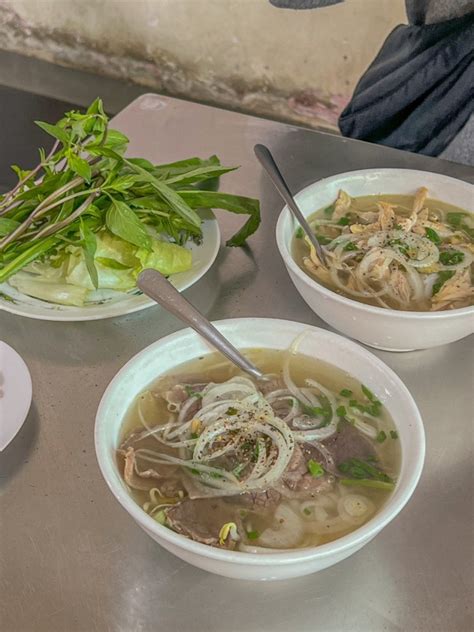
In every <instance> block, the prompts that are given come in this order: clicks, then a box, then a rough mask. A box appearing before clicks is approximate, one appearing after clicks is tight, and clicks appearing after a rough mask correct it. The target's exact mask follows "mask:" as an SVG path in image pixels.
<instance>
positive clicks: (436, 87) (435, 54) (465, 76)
mask: <svg viewBox="0 0 474 632" xmlns="http://www.w3.org/2000/svg"><path fill="white" fill-rule="evenodd" d="M270 1H271V2H272V4H274V5H275V6H278V7H281V8H283V7H284V8H294V9H309V8H318V7H323V6H329V5H331V4H338V3H339V2H342V1H343V0H270ZM406 7H407V15H408V18H409V20H410V24H409V25H400V26H397V27H396V28H395V29H394V30H393V31H392V32H391V33H390V35H389V36H388V37H387V39H386V41H385V42H384V44H383V46H382V48H381V50H380V52H379V53H378V55H377V57H376V58H375V59H374V61H373V62H372V64H371V65H370V66H369V68H368V69H367V71H366V72H365V73H364V75H363V76H362V78H361V79H360V81H359V83H358V84H357V86H356V89H355V91H354V94H353V96H352V99H351V101H350V102H349V104H348V105H347V107H346V108H345V110H344V111H343V112H342V114H341V116H340V119H339V127H340V129H341V132H342V133H343V134H344V136H349V137H352V138H358V139H361V140H367V141H371V142H375V143H380V144H383V145H389V146H391V147H397V148H399V149H405V150H408V151H414V152H418V153H423V154H427V155H431V156H437V155H439V154H440V153H441V152H442V151H443V150H444V149H445V148H446V147H447V146H448V145H449V144H450V143H451V142H452V141H453V139H455V137H456V136H457V135H458V134H459V133H460V132H461V130H463V128H464V127H465V126H467V122H468V120H469V118H470V117H471V116H472V114H473V112H474V0H406Z"/></svg>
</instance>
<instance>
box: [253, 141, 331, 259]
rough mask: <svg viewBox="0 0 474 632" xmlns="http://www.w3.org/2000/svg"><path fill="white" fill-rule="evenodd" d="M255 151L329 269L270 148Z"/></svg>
mask: <svg viewBox="0 0 474 632" xmlns="http://www.w3.org/2000/svg"><path fill="white" fill-rule="evenodd" d="M253 150H254V152H255V155H256V156H257V158H258V160H259V162H260V164H261V165H262V167H263V168H264V169H265V171H266V172H267V174H268V175H269V176H270V179H271V181H272V182H273V184H274V185H275V188H276V189H277V191H278V193H279V194H280V195H281V197H282V198H283V199H284V201H285V202H286V204H287V206H288V208H289V209H290V211H291V212H292V213H293V215H294V216H295V217H296V219H297V220H298V222H299V224H300V226H301V228H302V229H303V230H304V232H305V233H306V236H307V237H308V239H309V240H310V242H311V243H312V244H313V246H314V247H315V249H316V252H317V253H318V258H319V260H320V261H321V263H322V264H323V265H325V266H326V267H327V261H326V256H325V254H324V251H323V249H322V248H321V244H320V243H319V241H318V240H317V238H316V235H315V234H314V233H313V231H312V230H311V227H310V225H309V224H308V222H307V221H306V219H305V218H304V216H303V213H302V212H301V211H300V209H299V208H298V206H297V204H296V202H295V199H294V197H293V196H292V194H291V191H290V189H289V188H288V185H287V184H286V182H285V179H284V178H283V176H282V175H281V172H280V170H279V169H278V167H277V164H276V162H275V160H274V158H273V156H272V154H271V151H270V150H269V149H268V147H265V145H255V147H254V148H253Z"/></svg>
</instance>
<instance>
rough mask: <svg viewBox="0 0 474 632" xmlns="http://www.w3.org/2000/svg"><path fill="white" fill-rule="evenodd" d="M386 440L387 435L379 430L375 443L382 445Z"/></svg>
mask: <svg viewBox="0 0 474 632" xmlns="http://www.w3.org/2000/svg"><path fill="white" fill-rule="evenodd" d="M386 438H387V433H386V432H384V431H383V430H381V431H380V432H379V434H378V435H377V438H376V441H377V443H383V442H384V441H385V439H386Z"/></svg>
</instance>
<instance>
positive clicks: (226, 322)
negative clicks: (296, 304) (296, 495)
mask: <svg viewBox="0 0 474 632" xmlns="http://www.w3.org/2000/svg"><path fill="white" fill-rule="evenodd" d="M256 321H258V323H259V324H262V325H266V326H267V327H268V326H269V325H272V326H273V327H275V326H277V327H278V326H280V327H286V328H288V325H291V326H293V327H295V328H297V327H299V328H300V329H299V331H301V330H302V328H304V329H308V330H312V331H313V332H314V333H316V334H317V335H324V336H326V337H327V338H329V339H333V340H335V342H336V341H337V342H339V343H341V342H342V343H343V344H344V345H346V347H347V348H348V349H350V350H352V351H353V352H355V353H356V354H358V357H359V358H360V360H361V361H363V362H372V363H374V364H375V366H377V367H378V368H379V369H381V370H382V372H383V373H384V374H385V375H386V377H387V378H390V380H391V381H392V384H395V385H396V387H397V389H398V395H399V396H400V394H401V396H402V399H404V400H405V403H406V404H407V405H408V406H409V408H410V410H411V414H412V422H413V423H412V425H413V428H412V431H413V433H414V434H413V441H416V442H417V444H418V448H419V449H418V451H417V455H416V459H413V463H412V465H411V467H410V470H409V471H408V473H407V474H406V482H405V484H404V486H403V488H400V487H399V486H398V484H397V486H396V487H395V490H394V492H393V494H392V496H391V497H390V498H389V499H388V500H387V502H386V503H385V504H384V505H383V506H382V508H381V510H380V511H379V512H378V513H377V514H375V515H374V516H373V517H372V518H371V519H370V520H369V521H368V522H366V523H365V524H364V525H362V526H361V527H358V528H357V529H355V530H354V531H352V532H351V533H349V534H347V535H344V536H342V537H340V538H337V539H336V540H333V541H332V542H329V543H326V544H322V545H319V546H314V547H307V548H304V549H294V550H291V551H288V550H284V551H282V552H281V553H275V552H272V553H247V552H243V551H228V550H225V549H219V548H214V547H212V546H209V545H207V544H202V543H200V542H195V541H193V540H191V539H189V538H187V537H186V536H184V535H181V534H179V533H176V532H175V531H172V530H171V529H169V528H167V527H165V526H163V525H160V524H159V523H158V522H156V521H155V520H153V518H151V517H150V516H149V515H148V514H146V513H145V512H144V511H143V509H142V508H141V507H140V506H139V505H138V504H137V503H136V502H135V500H133V498H132V497H131V495H130V494H129V493H128V492H127V491H126V490H125V489H124V488H123V486H122V485H121V484H119V483H118V482H116V480H114V479H116V478H117V477H116V476H115V475H116V474H117V464H116V461H115V456H114V454H111V453H110V452H109V450H108V448H107V446H106V445H105V436H103V435H104V432H105V427H106V425H107V417H106V415H104V413H103V411H104V409H105V408H106V405H107V403H108V400H109V399H110V397H111V393H112V391H113V390H114V387H115V385H116V384H117V383H119V382H120V381H122V380H123V378H124V376H126V375H127V373H128V371H129V370H130V368H131V367H132V366H133V365H134V364H135V363H137V362H139V361H140V360H141V359H143V358H144V357H146V356H147V355H149V354H153V353H156V352H157V351H158V349H159V348H160V346H161V345H163V344H167V343H170V342H173V341H175V340H177V339H179V338H181V337H183V336H191V337H192V338H194V337H199V336H198V334H197V333H195V332H194V331H193V330H192V329H190V328H189V327H188V328H185V329H180V330H179V331H177V332H174V333H172V334H169V335H168V336H165V337H163V338H161V339H159V340H157V341H156V342H154V343H152V344H151V345H148V346H147V347H145V348H144V349H143V350H142V351H140V352H139V353H137V354H136V355H134V356H133V357H132V358H131V359H130V360H129V361H128V362H127V363H126V364H125V365H124V366H123V367H122V368H121V369H120V370H119V371H118V372H117V373H116V374H115V376H114V377H113V378H112V380H111V381H110V383H109V384H108V386H107V388H106V390H105V391H104V393H103V395H102V398H101V400H100V403H99V406H98V409H97V414H96V419H95V429H94V443H95V451H96V458H97V461H98V464H99V468H100V470H101V473H102V476H103V478H104V480H105V482H106V483H107V486H108V487H109V489H110V491H111V492H112V494H113V495H114V496H115V498H116V500H117V501H118V502H119V503H120V504H121V505H122V507H123V508H124V509H125V510H126V511H127V512H128V513H129V514H130V515H131V517H132V518H133V519H134V520H135V521H136V522H137V523H138V524H139V525H140V526H141V527H142V528H143V529H144V530H145V531H147V532H148V533H150V532H151V533H153V534H154V535H156V536H157V537H158V538H159V540H164V541H166V542H167V543H168V544H170V545H172V546H175V547H177V548H179V549H183V550H185V551H187V552H189V553H191V554H193V555H196V556H198V557H204V558H207V559H212V560H215V561H217V562H222V563H236V564H240V565H250V566H272V565H275V564H279V565H288V564H293V563H297V562H304V561H309V560H315V559H324V558H327V557H331V556H334V555H338V554H340V553H343V552H344V551H347V550H348V549H353V548H355V547H358V546H363V545H364V544H365V543H367V542H368V541H369V540H370V539H372V537H375V535H377V534H378V533H379V532H380V531H381V530H382V529H383V528H384V527H385V526H386V525H387V524H388V523H390V522H391V521H392V520H393V519H394V518H395V517H396V516H397V515H398V514H399V513H400V511H401V510H402V509H403V507H404V506H405V505H406V503H407V502H408V501H409V499H410V498H411V496H412V495H413V492H414V490H415V488H416V486H417V484H418V481H419V479H420V476H421V472H422V469H423V465H424V460H425V446H426V442H425V432H424V426H423V421H422V418H421V414H420V411H419V410H418V407H417V405H416V402H415V400H414V398H413V396H412V395H411V393H410V392H409V390H408V388H407V387H406V386H405V384H404V383H403V381H402V380H401V379H400V378H399V377H398V375H397V374H396V373H395V372H394V371H393V370H392V369H391V368H390V367H389V366H388V365H386V364H385V362H382V360H380V359H379V358H378V357H377V356H375V355H374V354H373V353H371V352H370V351H368V350H367V349H365V348H364V347H362V346H361V345H359V344H357V343H355V342H353V341H352V340H349V339H347V338H345V337H344V336H341V335H339V334H336V333H333V332H330V331H327V330H325V329H322V328H320V327H314V326H312V325H307V324H305V323H298V322H296V321H289V320H284V319H276V318H275V319H274V318H258V317H249V318H229V319H223V320H217V321H213V324H214V326H216V327H217V328H218V329H221V328H223V329H225V328H226V327H227V326H231V325H234V324H235V323H239V324H240V325H241V326H242V327H243V328H247V327H248V326H250V325H251V326H252V327H255V324H256ZM177 364H180V363H177ZM169 370H170V369H168V370H167V371H169ZM158 375H159V374H158ZM136 395H138V393H137V394H136ZM402 467H403V454H402ZM396 491H399V496H398V498H397V500H396V502H393V498H394V495H395V492H396Z"/></svg>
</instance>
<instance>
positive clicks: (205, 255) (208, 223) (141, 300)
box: [0, 212, 220, 321]
mask: <svg viewBox="0 0 474 632" xmlns="http://www.w3.org/2000/svg"><path fill="white" fill-rule="evenodd" d="M207 213H208V214H209V219H205V220H204V221H203V223H202V234H203V240H202V244H201V245H199V246H197V245H196V244H190V245H188V246H187V248H189V250H191V252H192V254H193V266H192V268H191V269H190V270H188V271H187V272H180V273H178V274H173V275H171V276H170V281H171V282H172V283H173V285H175V287H176V288H177V289H178V290H180V291H183V290H185V289H186V288H188V287H190V286H191V285H193V284H194V283H196V281H198V280H199V279H200V278H201V277H202V276H203V275H204V274H205V273H206V272H207V271H208V270H209V268H210V267H211V265H212V264H213V263H214V260H215V258H216V256H217V253H218V251H219V245H220V232H219V226H218V224H217V220H216V219H215V217H214V215H213V214H212V213H210V212H207ZM94 294H95V296H94V300H93V301H91V302H90V303H88V304H86V305H85V306H84V307H71V306H68V305H58V304H56V303H48V302H47V301H42V300H40V299H37V298H32V297H31V296H27V295H26V294H22V293H21V292H19V291H18V290H16V289H15V288H13V287H12V286H11V285H10V284H9V283H8V282H6V283H1V284H0V309H4V310H5V311H7V312H11V313H13V314H18V315H19V316H28V317H29V318H37V319H40V320H60V321H66V320H74V321H77V320H99V319H102V318H111V317H113V316H122V315H123V314H131V313H132V312H138V311H140V310H141V309H146V308H147V307H152V306H153V305H156V303H155V301H153V300H152V299H150V298H148V296H144V295H143V294H142V293H141V292H140V291H139V290H138V289H135V290H131V291H130V292H127V293H125V292H113V291H111V290H102V291H100V292H95V293H94Z"/></svg>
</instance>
